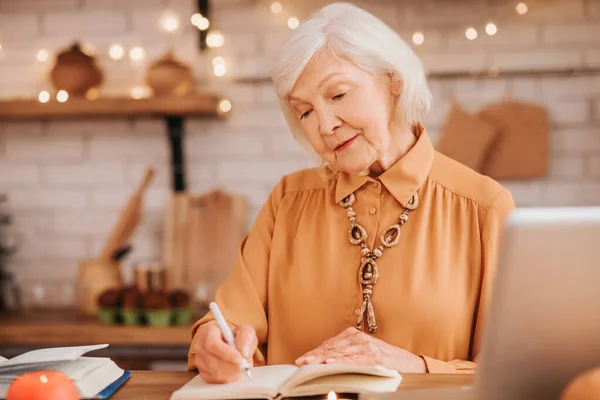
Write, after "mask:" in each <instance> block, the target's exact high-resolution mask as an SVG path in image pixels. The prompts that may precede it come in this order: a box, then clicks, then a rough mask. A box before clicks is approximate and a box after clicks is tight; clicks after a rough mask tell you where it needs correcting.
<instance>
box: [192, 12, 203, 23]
mask: <svg viewBox="0 0 600 400" xmlns="http://www.w3.org/2000/svg"><path fill="white" fill-rule="evenodd" d="M203 19H204V17H203V16H202V14H200V13H195V14H194V15H192V18H191V21H192V25H194V26H198V24H199V23H200V21H202V20H203Z"/></svg>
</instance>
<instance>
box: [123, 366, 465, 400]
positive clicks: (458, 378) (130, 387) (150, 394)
mask: <svg viewBox="0 0 600 400" xmlns="http://www.w3.org/2000/svg"><path fill="white" fill-rule="evenodd" d="M195 375H196V372H183V371H133V372H132V374H131V377H130V378H129V380H128V381H127V382H126V383H125V385H124V386H123V387H121V388H120V389H119V390H118V391H117V392H116V393H115V395H114V396H113V397H112V398H111V399H114V400H134V399H135V400H138V399H139V400H141V399H143V400H168V399H169V397H170V396H171V393H173V392H174V391H175V390H177V389H179V388H180V387H181V386H183V384H185V383H186V382H187V381H189V380H190V379H192V378H193V377H194V376H195ZM402 376H403V379H402V383H401V384H400V387H399V388H398V390H399V391H400V390H409V389H427V388H445V387H456V386H469V385H472V384H473V381H474V378H475V377H474V375H468V374H453V375H445V374H402ZM383 397H385V398H388V399H391V398H393V395H390V394H386V395H385V396H382V398H383ZM369 398H377V397H372V396H369Z"/></svg>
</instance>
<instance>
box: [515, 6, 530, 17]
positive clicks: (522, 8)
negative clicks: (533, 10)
mask: <svg viewBox="0 0 600 400" xmlns="http://www.w3.org/2000/svg"><path fill="white" fill-rule="evenodd" d="M516 10H517V12H518V13H519V14H521V15H523V14H527V11H529V7H527V4H525V3H519V4H517V7H516Z"/></svg>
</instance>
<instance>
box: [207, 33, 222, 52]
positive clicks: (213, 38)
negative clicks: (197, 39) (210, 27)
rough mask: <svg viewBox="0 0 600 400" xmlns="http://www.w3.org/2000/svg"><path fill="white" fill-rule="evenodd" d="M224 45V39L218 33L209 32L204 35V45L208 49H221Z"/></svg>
mask: <svg viewBox="0 0 600 400" xmlns="http://www.w3.org/2000/svg"><path fill="white" fill-rule="evenodd" d="M224 44H225V38H224V37H223V35H222V34H221V32H219V31H211V32H209V33H208V35H206V45H207V46H208V47H215V48H216V47H221V46H223V45H224Z"/></svg>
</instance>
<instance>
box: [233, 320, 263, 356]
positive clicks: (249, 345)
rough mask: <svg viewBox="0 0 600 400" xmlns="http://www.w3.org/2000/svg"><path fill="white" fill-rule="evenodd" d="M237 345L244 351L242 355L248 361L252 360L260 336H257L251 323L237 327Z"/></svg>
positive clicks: (235, 331) (235, 332)
mask: <svg viewBox="0 0 600 400" xmlns="http://www.w3.org/2000/svg"><path fill="white" fill-rule="evenodd" d="M233 334H234V337H235V347H236V348H237V349H238V350H239V352H240V353H242V356H244V358H246V359H247V360H248V361H252V356H253V354H254V351H255V350H256V347H257V346H258V338H257V337H256V331H255V330H254V328H253V327H251V326H249V325H242V326H240V327H239V328H237V329H235V330H234V332H233Z"/></svg>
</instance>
